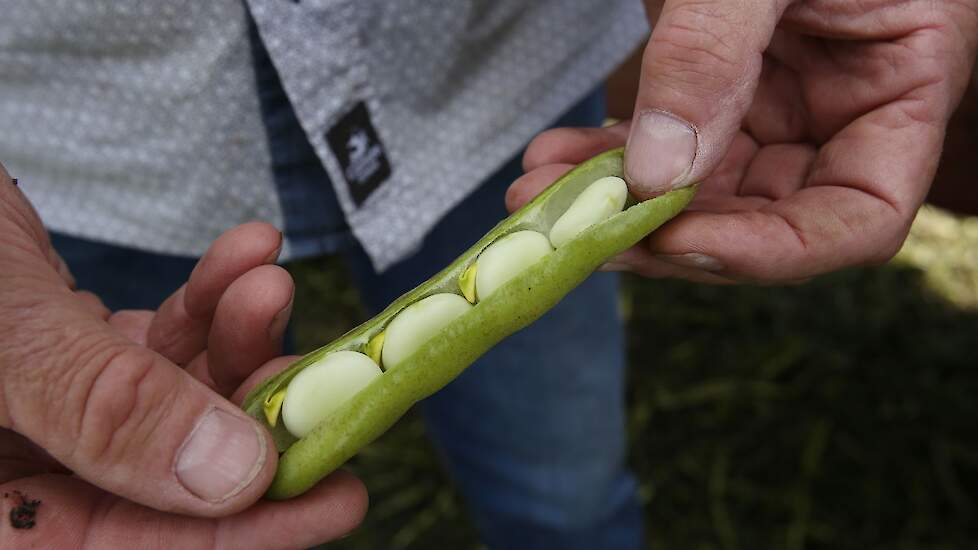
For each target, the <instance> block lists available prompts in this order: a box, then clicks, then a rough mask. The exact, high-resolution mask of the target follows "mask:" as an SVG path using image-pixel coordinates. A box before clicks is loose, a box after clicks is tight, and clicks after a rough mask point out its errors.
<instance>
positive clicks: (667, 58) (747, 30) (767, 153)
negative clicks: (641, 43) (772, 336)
mask: <svg viewBox="0 0 978 550" xmlns="http://www.w3.org/2000/svg"><path fill="white" fill-rule="evenodd" d="M647 4H649V6H648V7H649V12H650V13H656V12H658V11H659V9H660V8H661V14H660V15H659V20H658V23H657V24H656V26H655V28H654V30H653V32H652V36H651V38H650V40H649V43H648V45H647V47H646V49H645V54H644V57H643V60H642V75H641V82H640V87H639V92H638V97H637V100H636V104H635V111H634V116H633V118H632V120H631V121H626V122H624V123H622V124H619V125H617V126H614V127H611V128H606V129H568V128H563V129H555V130H551V131H548V132H545V133H543V134H541V135H540V136H538V137H537V138H536V139H535V140H534V141H533V142H532V143H531V144H530V146H529V148H528V150H527V153H526V155H525V157H524V168H525V169H526V170H527V172H528V173H527V174H526V175H525V176H524V177H523V178H521V179H520V180H518V181H517V182H515V183H514V185H513V187H512V188H511V189H510V192H509V194H508V197H507V202H508V206H509V207H510V208H511V209H512V208H516V207H518V206H520V205H521V204H522V203H524V202H526V201H527V200H529V198H530V197H532V196H533V195H535V194H536V193H538V192H539V191H540V190H541V189H542V188H543V187H545V186H546V185H548V184H549V183H550V182H552V181H553V180H554V179H555V177H557V176H559V175H560V174H561V173H563V172H564V171H565V170H567V168H568V167H569V165H571V164H575V163H578V162H581V161H583V160H585V159H586V158H588V157H590V156H592V155H594V154H596V153H598V152H601V151H604V150H606V149H609V148H612V147H617V146H621V145H626V144H627V145H626V152H625V172H626V179H627V180H628V182H629V187H630V190H631V192H632V194H633V195H635V196H637V197H639V198H649V197H652V196H655V195H658V194H661V193H664V192H666V191H668V190H669V189H671V188H675V187H679V186H685V185H690V184H692V183H695V182H698V181H702V184H701V187H700V191H699V193H698V196H697V198H696V200H695V201H694V202H693V204H692V205H691V206H690V208H689V209H688V210H687V212H685V213H683V214H682V215H680V216H679V217H677V218H676V219H675V220H673V221H672V222H670V223H668V224H667V225H665V226H663V227H662V228H661V229H659V230H658V231H656V232H655V233H654V234H653V235H652V236H650V237H649V239H647V240H646V241H644V242H643V243H641V244H639V245H638V246H636V247H634V248H632V249H630V250H628V251H626V252H625V253H623V254H622V255H621V256H619V257H618V258H616V259H615V260H614V261H613V262H611V263H610V264H609V266H607V267H608V268H609V269H623V270H631V271H636V272H638V273H640V274H643V275H646V276H650V277H681V278H686V279H692V280H696V281H703V282H712V283H728V282H736V281H752V282H760V283H777V282H790V281H795V280H802V279H805V278H808V277H811V276H813V275H817V274H820V273H824V272H828V271H831V270H834V269H838V268H842V267H845V266H851V265H859V264H872V263H879V262H883V261H885V260H887V259H889V258H890V257H892V255H893V254H895V253H896V251H897V250H898V249H899V247H900V245H901V244H902V242H903V240H904V238H905V237H906V234H907V231H908V230H909V227H910V224H911V222H912V220H913V217H914V214H915V213H916V211H917V208H918V207H919V206H920V204H921V203H922V201H923V200H924V197H925V196H926V193H927V189H928V187H929V185H930V183H931V181H932V179H933V176H934V173H935V170H936V168H937V164H938V160H939V157H940V153H941V144H942V140H943V137H944V132H945V128H946V125H947V121H948V119H949V117H950V115H951V113H952V111H953V110H954V108H955V106H956V105H957V103H958V101H959V100H960V97H961V94H962V93H963V91H964V89H965V86H966V84H967V82H968V79H969V77H970V74H971V67H972V63H973V61H974V50H975V43H976V39H978V7H976V2H975V1H974V0H960V1H950V0H949V1H946V2H925V1H909V2H907V1H896V0H893V1H890V0H878V1H874V2H852V1H850V0H797V1H790V0H777V1H770V0H751V1H744V2H726V1H724V0H710V1H702V0H669V1H666V2H665V3H664V5H663V6H659V5H658V4H660V3H659V2H647ZM653 4H654V5H653Z"/></svg>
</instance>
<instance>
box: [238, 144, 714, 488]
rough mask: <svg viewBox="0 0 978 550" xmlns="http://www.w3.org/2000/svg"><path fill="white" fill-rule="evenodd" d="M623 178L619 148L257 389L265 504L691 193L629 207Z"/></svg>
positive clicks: (300, 483)
mask: <svg viewBox="0 0 978 550" xmlns="http://www.w3.org/2000/svg"><path fill="white" fill-rule="evenodd" d="M621 175H622V151H621V150H620V149H618V150H614V151H609V152H607V153H604V154H602V155H599V156H597V157H595V158H593V159H591V160H589V161H587V162H585V163H583V164H581V165H580V166H578V167H577V168H575V169H574V170H571V171H570V172H569V173H567V174H566V175H565V176H563V177H562V178H560V179H559V180H558V181H557V182H555V183H554V184H553V185H552V186H551V187H550V188H548V189H547V190H546V191H544V192H543V193H541V194H540V195H539V196H538V197H536V198H535V199H534V200H533V201H531V202H530V203H528V204H527V205H526V206H525V207H523V208H522V209H521V210H519V211H518V212H516V213H514V214H513V215H511V216H509V217H508V218H506V219H505V220H503V221H502V222H500V223H499V224H498V225H497V226H496V227H495V228H494V229H493V230H491V231H490V232H489V233H488V234H487V235H486V236H485V237H483V238H482V239H481V240H480V241H479V242H478V243H476V244H475V245H474V246H473V247H472V248H471V249H469V250H468V251H467V252H465V253H464V254H463V255H462V256H461V257H459V258H458V259H457V260H456V261H455V262H453V263H452V264H451V265H449V266H448V267H446V268H445V269H444V270H442V271H441V272H440V273H438V274H437V275H435V276H434V277H432V278H431V279H430V280H428V281H427V282H425V283H423V284H421V285H420V286H418V287H417V288H415V289H414V290H412V291H411V292H408V293H407V294H405V295H404V296H402V297H401V298H399V299H398V300H396V301H395V302H394V303H393V304H391V305H390V306H389V307H388V308H387V309H385V310H384V311H383V312H381V313H380V314H379V315H377V316H376V317H374V318H373V319H371V320H370V321H367V322H366V323H364V324H362V325H361V326H359V327H357V328H355V329H353V330H352V331H350V332H349V333H347V334H346V335H344V336H342V337H341V338H339V339H338V340H336V341H334V342H333V343H331V344H328V345H327V346H325V347H323V348H320V349H319V350H316V351H314V352H312V353H310V354H308V355H307V356H305V357H303V358H302V359H300V360H299V361H297V362H296V363H295V364H293V365H292V366H290V367H289V368H288V369H286V370H285V371H282V372H281V373H279V374H278V375H276V376H274V377H272V378H270V379H269V380H266V381H265V382H263V383H262V384H260V385H259V386H258V387H257V388H255V389H254V390H252V392H251V393H250V394H249V395H248V397H247V398H246V399H245V402H244V408H245V410H246V411H247V412H248V413H249V414H251V415H252V416H254V417H255V418H257V419H259V420H260V421H262V422H263V423H264V424H265V425H266V426H267V427H268V428H269V430H270V431H271V433H272V435H273V437H274V439H275V443H276V446H277V448H278V450H279V451H280V452H281V453H283V454H282V456H281V458H280V460H279V467H278V471H277V473H276V477H275V480H274V481H273V483H272V485H271V488H270V489H269V492H268V496H269V497H271V498H289V497H292V496H296V495H298V494H301V493H302V492H304V491H306V490H307V489H309V488H310V487H312V486H313V485H314V484H315V483H316V482H317V481H318V480H319V479H321V478H322V477H324V476H326V475H328V474H329V473H330V472H332V471H333V470H335V469H336V468H338V467H339V466H341V465H342V464H343V462H345V461H346V460H347V459H348V458H350V457H351V456H353V455H354V454H356V452H357V451H358V450H359V449H360V448H362V447H363V446H364V445H366V444H367V443H369V442H370V441H372V440H373V439H375V438H376V437H378V436H379V435H381V434H382V433H383V432H384V431H385V430H387V429H388V428H389V427H390V426H391V425H392V424H393V423H394V422H395V421H396V420H397V419H398V418H400V417H401V415H403V414H404V413H405V412H406V411H407V410H408V408H410V406H411V405H413V404H414V403H415V402H417V401H418V400H420V399H423V398H425V397H427V396H428V395H431V394H432V393H434V392H435V391H437V390H439V389H440V388H442V387H443V386H445V385H446V384H447V383H449V382H450V381H451V380H452V379H454V378H455V377H456V376H458V375H459V374H460V373H461V372H462V370H464V369H465V367H467V366H468V365H469V364H471V363H472V362H473V361H475V359H477V358H478V357H479V356H480V355H482V354H483V353H485V352H486V351H488V350H489V348H491V347H492V346H493V345H495V344H496V343H498V342H499V341H500V340H502V339H503V338H505V337H506V336H508V335H509V334H512V333H513V332H516V331H517V330H519V329H521V328H523V327H525V326H527V325H528V324H530V323H531V322H533V321H534V320H536V319H537V318H539V317H540V316H541V315H543V314H544V313H545V312H546V311H547V310H549V309H550V308H551V307H553V306H554V305H556V304H557V302H559V301H560V299H561V298H562V297H563V296H564V295H566V294H567V293H568V292H570V291H571V290H573V289H574V287H576V286H577V285H578V284H580V283H581V282H582V281H583V280H584V279H585V278H587V276H588V275H590V274H591V273H592V272H593V271H594V270H595V269H597V268H598V267H600V266H601V264H602V263H604V261H605V260H607V259H608V258H610V257H612V256H614V255H615V254H617V253H619V252H621V251H623V250H625V249H627V248H628V247H630V246H632V245H633V244H635V243H636V242H638V241H639V240H641V239H642V238H643V237H645V236H646V235H647V234H648V233H650V232H651V231H653V230H654V229H656V228H657V227H658V226H660V225H662V224H663V223H665V222H666V221H667V220H669V219H670V218H672V217H673V216H675V215H676V214H678V213H679V212H680V211H681V210H682V209H683V208H684V207H685V206H686V204H688V202H689V201H690V200H691V199H692V197H693V194H694V192H695V191H694V189H691V188H686V189H680V190H676V191H672V192H670V193H668V194H666V195H663V196H660V197H657V198H654V199H650V200H647V201H644V202H635V201H633V200H629V199H628V196H627V191H626V189H625V187H624V182H623V181H622V180H621V179H620V177H621ZM626 206H627V208H626ZM378 362H379V365H378V364H377V363H378ZM377 366H379V369H383V371H384V372H383V374H380V373H379V369H377V368H374V367H377ZM307 372H309V374H307ZM333 373H335V374H336V375H338V376H337V378H333V375H334V374H333ZM279 415H282V416H283V417H284V419H285V421H284V422H279V421H278V417H279Z"/></svg>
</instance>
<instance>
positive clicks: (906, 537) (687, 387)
mask: <svg viewBox="0 0 978 550" xmlns="http://www.w3.org/2000/svg"><path fill="white" fill-rule="evenodd" d="M974 223H975V221H974V220H964V221H962V220H955V219H953V218H950V217H949V216H946V215H943V214H940V213H939V212H935V211H927V212H924V213H923V214H922V215H921V216H920V218H918V221H917V223H916V225H915V227H914V231H913V233H912V236H911V239H910V240H909V241H908V246H907V247H906V248H905V250H904V251H903V252H901V254H900V255H899V256H898V260H899V261H897V262H893V263H891V264H889V265H887V266H884V267H881V268H867V269H855V270H849V271H845V272H842V273H838V274H835V275H831V276H826V277H821V278H818V279H816V280H814V281H812V282H810V283H807V284H805V285H801V286H797V287H785V288H781V287H779V288H757V287H708V286H701V285H694V284H689V283H683V282H678V281H648V280H639V279H636V278H628V279H627V284H626V295H625V296H624V303H625V304H626V305H627V306H628V307H627V310H628V311H629V312H630V315H629V320H628V323H629V324H628V330H629V336H630V338H629V352H630V355H631V358H632V360H631V371H630V385H629V388H630V401H629V402H630V411H629V412H630V414H629V426H628V429H629V434H630V436H631V442H632V446H631V449H632V452H631V464H632V466H633V468H635V470H636V472H637V473H638V475H639V478H640V480H641V491H642V493H641V494H642V498H643V500H644V502H645V504H646V514H647V515H646V517H647V522H648V528H649V533H650V537H649V538H650V548H654V549H691V548H692V549H704V550H706V549H724V550H726V549H734V548H741V549H763V548H772V549H774V548H776V549H792V550H793V549H801V548H805V549H823V548H824V549H830V548H831V549H849V548H852V549H877V548H878V549H902V550H925V549H927V550H937V549H959V548H975V547H976V546H975V541H976V540H978V437H976V436H978V398H976V396H978V345H976V341H978V311H976V310H975V305H976V304H978V290H976V289H978V285H975V284H974V282H975V281H978V260H975V256H976V254H975V251H978V234H973V233H975V232H974V231H972V230H971V229H970V228H971V227H973V224H974ZM968 254H970V256H969V255H968ZM922 268H926V271H925V270H924V269H922ZM293 272H294V274H295V275H296V277H297V280H298V281H299V283H300V287H299V291H298V292H299V294H298V295H297V299H296V309H297V316H298V325H297V326H298V327H299V332H298V336H299V341H300V347H302V348H303V349H305V350H308V349H310V348H312V347H314V346H315V345H317V344H318V343H321V342H323V341H329V340H331V339H332V338H334V337H336V336H338V335H339V334H340V333H342V332H343V331H344V330H346V329H348V328H349V327H351V326H353V325H354V324H355V323H357V322H360V321H362V320H363V319H364V317H365V316H364V314H363V311H362V309H361V308H360V306H359V305H358V303H357V300H356V296H355V294H351V293H350V292H349V290H348V288H349V285H348V284H347V283H346V278H345V276H344V274H343V271H342V268H341V266H340V265H339V263H338V262H336V261H334V260H330V261H326V262H310V263H304V264H300V265H298V266H296V267H295V268H294V270H293ZM341 319H342V320H343V322H341V321H340V320H341ZM351 468H352V469H353V470H354V471H356V472H357V473H358V474H360V475H361V476H362V477H363V479H364V480H365V481H366V483H367V486H368V488H369V489H370V492H371V511H370V512H369V514H368V518H367V521H366V523H365V524H364V526H363V527H362V528H361V529H359V530H358V531H357V532H356V533H355V534H354V535H353V536H351V537H349V538H347V539H344V540H342V541H339V542H337V543H335V544H333V545H330V548H338V549H374V548H414V549H424V548H453V549H454V548H478V542H477V539H476V533H475V530H474V529H473V527H472V525H471V523H470V521H469V520H468V518H467V517H466V514H465V511H464V505H463V503H462V501H461V500H460V498H459V497H458V496H457V494H456V493H455V492H454V490H453V489H452V487H451V484H450V483H449V481H448V480H447V478H446V477H445V475H444V473H442V471H441V470H440V469H439V467H438V461H437V456H436V455H435V453H434V451H433V450H432V449H431V447H430V445H429V444H428V443H427V441H426V440H425V439H424V427H423V425H422V424H421V422H420V421H419V419H418V418H417V417H416V416H415V415H408V416H407V417H405V419H403V420H402V421H401V422H400V423H399V424H398V425H397V426H396V427H395V428H394V429H393V430H392V431H391V432H389V433H388V434H386V435H385V436H383V437H382V438H381V439H380V440H379V441H377V442H376V443H374V444H373V445H371V446H370V447H368V448H367V449H366V450H365V451H364V452H362V453H361V454H360V455H359V456H358V457H357V458H356V459H354V461H353V462H352V463H351Z"/></svg>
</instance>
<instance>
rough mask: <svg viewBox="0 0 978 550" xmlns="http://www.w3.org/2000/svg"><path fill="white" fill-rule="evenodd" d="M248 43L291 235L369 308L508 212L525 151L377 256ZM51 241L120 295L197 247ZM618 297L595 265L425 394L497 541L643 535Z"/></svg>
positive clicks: (426, 407)
mask: <svg viewBox="0 0 978 550" xmlns="http://www.w3.org/2000/svg"><path fill="white" fill-rule="evenodd" d="M254 54H255V60H256V71H257V78H258V82H259V91H260V94H261V104H262V108H263V114H264V117H265V122H266V128H267V131H268V135H269V140H270V146H271V153H272V158H273V164H274V166H273V172H274V175H275V179H276V184H277V188H278V191H279V197H280V200H281V203H282V207H283V210H284V211H285V214H286V228H285V233H286V237H287V238H288V239H289V240H290V244H292V245H293V246H294V250H296V251H298V252H299V253H300V254H303V255H310V254H319V253H332V252H339V253H342V254H344V256H345V257H346V260H347V261H348V263H349V265H350V268H351V272H352V273H353V276H354V282H355V284H356V285H357V286H358V287H359V288H360V291H361V294H362V296H363V297H364V299H365V301H366V302H367V305H368V307H369V308H370V309H372V310H374V311H379V310H380V309H381V308H383V307H384V306H385V305H387V304H388V303H389V302H390V301H392V300H393V299H394V298H396V297H397V296H399V295H400V294H401V293H403V292H404V291H406V290H408V289H410V288H412V287H413V286H415V285H416V284H418V283H419V282H421V281H423V280H425V279H427V278H428V277H430V276H431V275H433V274H434V273H435V272H437V271H438V270H439V269H440V268H441V267H443V266H444V265H446V264H447V263H448V262H450V261H451V260H452V259H454V258H455V257H456V256H457V255H458V254H459V253H461V252H462V251H463V250H465V249H466V248H467V247H468V246H469V245H470V244H471V243H473V242H475V241H476V240H477V239H478V238H479V237H481V236H482V235H483V234H484V233H485V232H486V231H488V230H489V229H490V228H491V227H492V226H493V225H495V223H496V222H497V221H499V220H500V219H502V218H503V217H504V216H505V215H506V212H505V209H504V206H503V196H504V193H505V191H506V188H507V186H508V185H509V183H511V182H512V181H513V180H514V179H516V177H518V176H519V175H520V173H521V169H520V164H519V156H517V157H515V158H513V159H512V160H511V161H510V162H509V163H507V164H506V165H505V166H504V167H502V168H501V169H500V170H499V171H498V172H497V173H496V174H494V175H493V176H491V177H490V178H489V179H488V180H487V181H486V182H485V183H484V184H483V185H482V186H481V187H480V188H479V189H478V190H477V191H476V192H475V193H474V194H472V195H471V196H470V197H468V198H467V199H466V200H465V201H464V202H463V203H462V204H460V205H459V207H458V208H456V209H455V210H453V211H452V212H451V213H450V214H448V215H447V216H446V217H445V218H444V219H443V220H442V221H441V222H440V223H439V224H438V225H437V227H435V228H434V230H433V231H432V232H431V234H430V235H429V236H428V237H427V239H426V240H425V243H424V245H423V247H422V248H421V250H420V251H419V252H418V253H417V254H416V255H414V256H412V257H411V258H409V259H407V260H405V261H404V262H401V263H399V264H397V265H396V266H394V267H393V268H391V269H390V270H388V271H387V272H385V273H381V274H378V273H376V272H374V270H373V269H372V267H371V265H370V262H369V261H368V259H367V257H366V254H365V253H364V251H363V250H362V249H361V248H360V247H359V246H357V245H356V242H355V240H354V239H352V237H351V236H350V234H349V230H348V228H347V227H346V225H345V223H344V222H343V216H342V213H341V211H340V209H339V206H338V204H337V203H336V198H335V196H334V195H333V193H332V187H331V186H330V183H329V180H328V177H327V176H326V174H325V171H324V170H323V169H322V166H321V165H320V164H319V161H318V159H316V157H315V154H314V153H313V151H312V149H311V147H310V146H309V144H308V142H307V141H306V140H305V136H304V135H303V133H302V130H301V128H300V127H299V125H298V122H297V121H296V120H295V116H294V113H292V110H291V108H290V107H289V105H288V101H287V99H286V98H285V95H284V93H283V92H282V89H281V86H280V84H278V80H277V76H276V75H275V73H274V69H273V68H272V66H271V63H270V62H269V61H268V58H267V54H265V52H264V50H263V48H262V47H261V45H260V42H259V41H257V40H256V41H255V52H254ZM603 115H604V113H603V97H602V94H601V93H600V92H596V93H595V94H593V95H591V96H590V97H588V98H586V99H585V100H584V101H582V102H581V103H580V104H579V105H577V106H576V107H575V108H573V109H572V110H571V111H569V112H568V113H567V114H566V115H565V116H564V117H562V118H561V119H560V120H558V121H555V125H561V126H564V125H575V126H584V125H592V126H593V125H598V124H600V123H601V121H602V119H603ZM324 212H325V213H326V215H323V213H324ZM53 241H54V245H55V247H56V248H57V249H58V251H59V252H61V254H62V255H63V256H64V258H65V261H66V262H67V263H68V265H69V266H70V267H71V269H72V271H73V272H74V274H75V276H76V278H77V279H78V282H79V286H80V287H81V288H85V289H88V290H92V291H94V292H96V293H97V294H99V295H100V296H101V297H102V299H103V300H104V301H105V302H106V304H107V305H108V306H109V307H111V308H113V309H120V308H156V307H157V306H158V305H159V303H160V302H161V301H162V300H163V299H164V298H165V297H166V296H167V295H168V294H169V293H170V292H172V291H173V290H175V289H176V288H177V287H178V286H179V285H180V284H182V283H183V282H184V281H185V280H186V278H187V276H188V275H189V273H190V271H191V269H192V268H193V265H194V263H195V261H196V260H195V259H194V258H180V257H168V256H161V255H156V254H148V253H145V252H141V251H137V250H132V249H125V248H120V247H115V246H110V245H105V244H99V243H93V242H89V241H84V240H80V239H75V238H71V237H68V236H64V235H54V236H53ZM617 303H618V278H617V277H616V276H615V275H613V274H610V273H599V274H595V275H594V276H592V277H591V278H590V279H588V280H587V281H586V282H585V283H584V284H583V285H581V287H579V288H578V289H577V290H575V291H574V292H572V293H571V294H570V295H569V296H568V297H567V298H566V299H565V300H564V301H563V302H561V303H560V304H559V305H558V306H557V307H556V308H554V309H553V310H552V311H550V312H549V313H548V314H546V315H545V316H544V317H543V318H541V319H540V320H538V321H537V322H536V323H534V324H533V325H532V326H530V327H528V328H527V329H525V330H523V331H521V332H520V333H518V334H515V335H513V336H511V337H509V338H508V339H506V340H505V341H504V342H502V343H501V344H500V345H498V346H497V347H496V348H494V349H493V350H492V351H490V352H489V353H488V354H486V356H485V357H483V358H482V359H480V360H479V361H477V362H476V363H475V364H474V365H472V366H471V367H470V368H469V369H468V370H466V371H465V373H463V374H462V375H461V376H460V377H459V378H458V379H457V380H455V381H454V382H452V383H451V384H449V385H448V386H447V387H446V388H445V389H443V390H442V391H440V392H438V393H437V394H435V395H434V396H432V397H430V398H429V399H427V400H425V401H424V402H423V403H422V404H421V411H422V414H423V415H424V418H425V421H426V423H427V425H428V428H429V430H428V431H429V433H430V434H431V435H432V436H433V438H434V441H435V444H436V445H437V447H438V448H439V450H440V451H441V453H442V457H443V458H444V462H445V464H446V466H447V467H448V469H449V470H450V472H451V474H452V476H453V478H454V479H455V481H456V483H457V484H458V487H459V488H460V490H461V492H462V493H463V494H464V496H465V497H466V500H467V502H468V505H469V508H470V511H471V513H472V517H473V518H474V520H475V522H476V525H477V526H478V528H479V530H480V533H481V535H482V537H483V540H484V541H485V542H486V543H487V544H488V545H489V546H490V547H491V548H498V549H504V550H519V549H523V548H527V549H547V548H560V549H576V548H581V549H588V550H591V549H599V548H600V549H608V550H614V549H637V548H641V547H642V538H643V528H642V517H641V510H640V507H639V503H638V500H637V497H636V484H635V481H634V478H633V477H632V475H631V474H630V473H629V472H628V470H627V467H626V465H625V453H626V441H625V433H624V426H625V417H624V375H625V358H624V341H623V330H622V323H621V320H620V318H619V315H618V311H617Z"/></svg>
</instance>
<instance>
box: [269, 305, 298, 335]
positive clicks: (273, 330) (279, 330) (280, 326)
mask: <svg viewBox="0 0 978 550" xmlns="http://www.w3.org/2000/svg"><path fill="white" fill-rule="evenodd" d="M294 301H295V295H294V294H293V296H292V297H291V298H289V303H288V305H286V306H285V307H284V308H282V311H279V312H278V313H276V314H275V317H272V322H271V323H269V325H268V334H269V336H271V337H272V338H279V337H281V336H282V334H283V333H285V325H287V324H289V317H291V316H292V303H293V302H294Z"/></svg>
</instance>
